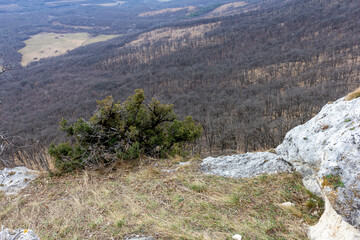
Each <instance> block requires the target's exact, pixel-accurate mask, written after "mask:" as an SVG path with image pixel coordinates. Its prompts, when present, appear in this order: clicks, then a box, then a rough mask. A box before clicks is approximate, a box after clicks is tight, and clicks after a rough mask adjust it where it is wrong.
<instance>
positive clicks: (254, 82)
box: [0, 0, 360, 155]
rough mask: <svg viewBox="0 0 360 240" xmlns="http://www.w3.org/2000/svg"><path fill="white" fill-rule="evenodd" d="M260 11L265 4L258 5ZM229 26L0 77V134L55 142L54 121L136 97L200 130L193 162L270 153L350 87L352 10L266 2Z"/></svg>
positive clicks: (356, 7)
mask: <svg viewBox="0 0 360 240" xmlns="http://www.w3.org/2000/svg"><path fill="white" fill-rule="evenodd" d="M265 3H266V4H265ZM265 3H264V6H263V7H260V8H255V9H251V10H249V11H242V12H239V13H238V14H232V15H225V16H221V15H214V16H213V15H208V16H205V17H202V18H196V19H185V20H183V21H177V22H176V23H172V24H168V25H161V26H158V27H152V29H149V30H146V31H139V32H134V33H132V34H128V35H126V36H124V37H121V38H116V39H112V40H110V41H107V42H103V43H96V44H93V45H89V46H86V47H80V48H78V49H75V50H73V51H71V52H69V53H68V54H66V55H64V56H59V57H55V58H49V59H44V60H40V61H39V62H34V63H31V64H30V65H29V66H27V67H25V68H15V69H13V70H10V71H7V72H5V73H3V74H1V75H0V97H1V98H3V100H2V104H1V105H0V119H1V126H0V127H1V129H0V130H1V131H2V132H5V133H6V134H7V135H11V136H14V135H20V136H24V137H31V138H35V139H38V140H40V142H41V143H42V144H43V145H48V144H50V142H52V141H55V142H58V141H61V140H63V136H62V135H61V134H60V133H59V131H58V123H59V121H60V120H61V119H62V118H63V117H65V118H67V119H70V121H75V119H77V118H78V117H89V116H90V115H92V113H93V112H94V110H95V107H96V100H101V99H104V98H105V97H106V96H108V95H112V96H113V98H114V99H119V100H124V99H126V98H127V96H129V95H130V94H131V93H132V92H133V91H134V90H135V89H139V88H141V89H144V91H145V93H146V95H147V96H148V99H147V100H148V101H150V100H151V98H152V97H155V98H157V99H159V100H161V101H162V102H165V103H172V104H174V109H175V111H176V113H177V114H179V115H181V116H187V115H191V116H193V117H194V119H195V120H196V121H198V122H200V123H201V125H202V127H203V136H202V138H201V140H200V142H199V144H198V147H197V148H196V149H194V151H200V152H201V153H203V154H204V153H205V154H207V155H208V154H212V155H219V154H224V153H230V152H246V151H255V150H258V149H269V148H272V147H275V146H276V145H277V144H278V143H280V142H281V141H282V139H283V137H284V136H285V134H286V132H287V131H288V130H290V129H291V128H293V127H294V126H297V125H299V124H301V123H304V122H305V121H307V120H308V119H310V118H311V117H312V116H314V115H315V114H316V113H318V112H319V110H320V108H321V107H322V106H323V105H324V104H325V103H327V102H328V101H333V100H336V99H337V98H339V97H341V96H344V95H345V93H347V92H348V91H350V90H354V89H355V88H357V87H358V85H359V83H360V80H359V74H360V57H359V55H360V49H359V42H360V21H359V16H360V2H359V1H356V0H341V1H338V0H336V1H335V0H321V1H320V0H290V1H277V0H269V1H265Z"/></svg>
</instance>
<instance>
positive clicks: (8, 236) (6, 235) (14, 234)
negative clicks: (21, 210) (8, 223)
mask: <svg viewBox="0 0 360 240" xmlns="http://www.w3.org/2000/svg"><path fill="white" fill-rule="evenodd" d="M14 239H16V240H40V238H39V237H38V236H36V234H35V233H34V232H33V231H32V230H24V229H18V230H16V231H11V230H9V229H5V230H2V231H0V240H14Z"/></svg>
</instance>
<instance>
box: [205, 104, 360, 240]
mask: <svg viewBox="0 0 360 240" xmlns="http://www.w3.org/2000/svg"><path fill="white" fill-rule="evenodd" d="M274 153H275V154H272V155H271V153H246V154H240V155H235V156H231V157H219V158H206V159H204V161H203V163H202V169H203V171H204V172H206V173H209V174H218V175H223V176H229V177H251V176H256V175H259V174H263V173H275V172H277V171H276V169H278V170H279V171H282V170H285V171H289V170H291V167H289V166H292V167H294V168H295V169H296V171H298V172H300V173H301V174H302V175H303V183H304V185H305V187H307V188H308V189H309V190H310V191H312V192H313V193H315V194H317V195H323V196H324V197H325V198H326V199H328V204H327V205H326V211H325V212H326V213H329V211H330V210H329V209H330V207H331V209H333V212H331V211H330V212H331V213H332V214H337V215H338V216H339V217H340V219H342V220H343V221H342V222H341V224H342V226H345V225H346V224H349V225H350V226H353V229H355V232H356V231H359V230H358V229H360V185H359V184H360V181H359V180H360V98H356V99H353V100H350V101H346V100H345V98H341V99H339V100H337V101H336V102H334V103H329V104H327V105H325V106H324V107H323V108H322V110H321V111H320V113H319V114H317V115H316V116H315V117H314V118H312V119H311V120H309V121H308V122H306V123H305V124H303V125H300V126H298V127H295V128H294V129H292V130H291V131H289V132H288V133H287V134H286V136H285V138H284V141H283V142H282V143H281V144H280V145H279V146H278V147H277V148H276V149H275V151H274ZM266 160H267V161H266ZM261 162H263V163H264V164H262V165H261V164H260V163H261ZM266 163H268V164H266ZM253 168H254V169H253ZM327 215H329V214H327ZM330 219H331V218H330ZM332 219H335V218H334V217H332ZM330 221H331V220H330ZM334 221H335V220H334ZM320 222H324V221H320ZM338 223H340V222H339V221H338ZM319 224H320V223H319ZM333 227H334V226H333ZM338 228H339V229H340V226H338ZM341 229H350V227H349V228H347V227H346V228H341ZM356 234H358V232H357V233H356ZM356 234H355V235H354V234H353V235H351V236H359V235H356ZM312 236H313V237H312V239H325V238H317V237H316V236H317V235H316V234H314V231H313V234H312ZM333 236H335V237H334V238H326V239H343V238H338V237H336V235H333ZM337 236H341V234H338V235H337ZM349 236H350V235H349ZM346 239H349V240H350V239H359V238H346Z"/></svg>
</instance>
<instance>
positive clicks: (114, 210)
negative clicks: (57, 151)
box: [0, 160, 323, 240]
mask: <svg viewBox="0 0 360 240" xmlns="http://www.w3.org/2000/svg"><path fill="white" fill-rule="evenodd" d="M178 165H179V164H177V163H174V161H172V160H168V161H161V162H158V163H157V164H156V165H154V164H151V163H149V164H148V165H143V166H140V167H137V168H132V169H131V170H130V169H123V170H117V171H115V172H113V173H111V177H109V173H100V172H94V171H87V172H83V173H74V174H69V175H66V176H62V177H53V178H50V177H49V176H43V177H41V178H38V179H37V180H35V181H34V182H32V183H31V185H30V187H29V188H27V189H25V190H24V191H23V192H21V193H20V195H18V196H3V195H1V196H0V222H3V223H6V227H8V228H14V229H16V228H20V227H21V228H24V229H28V228H29V229H33V230H35V232H36V233H38V235H39V237H40V238H41V239H49V240H50V239H90V238H91V239H125V238H126V237H127V236H130V235H131V234H144V235H153V236H156V237H157V238H158V239H222V240H223V239H231V236H232V235H234V234H241V235H242V236H243V237H244V238H243V239H245V240H246V239H307V236H306V226H305V225H304V224H303V223H302V222H305V223H306V224H314V223H316V222H317V221H318V219H319V217H320V215H321V213H322V208H323V207H322V205H321V204H319V202H320V200H319V199H316V197H314V196H312V195H311V194H309V193H308V192H307V191H306V190H305V188H304V187H303V185H302V181H301V176H300V175H298V174H289V173H284V174H280V175H271V176H267V175H264V176H260V177H257V178H251V179H229V178H224V177H218V176H209V175H203V174H201V173H200V172H199V169H198V163H197V162H191V164H190V165H187V166H186V167H184V168H178ZM169 169H174V170H175V171H171V172H170V171H164V170H169ZM310 200H311V206H309V201H310ZM282 202H292V203H294V204H295V208H294V210H292V211H285V210H283V209H281V208H279V207H278V204H279V203H282ZM314 212H317V214H315V213H314Z"/></svg>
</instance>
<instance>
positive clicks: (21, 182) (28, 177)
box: [0, 167, 38, 195]
mask: <svg viewBox="0 0 360 240" xmlns="http://www.w3.org/2000/svg"><path fill="white" fill-rule="evenodd" d="M37 174H38V172H36V171H33V170H30V169H27V168H26V167H16V168H4V169H3V170H0V191H3V192H5V194H7V195H11V194H16V193H18V192H19V191H20V190H21V189H23V188H25V187H26V186H27V185H28V184H29V183H30V182H31V181H32V180H34V179H35V178H36V177H37Z"/></svg>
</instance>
